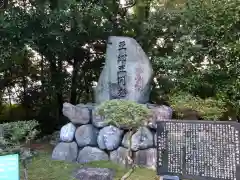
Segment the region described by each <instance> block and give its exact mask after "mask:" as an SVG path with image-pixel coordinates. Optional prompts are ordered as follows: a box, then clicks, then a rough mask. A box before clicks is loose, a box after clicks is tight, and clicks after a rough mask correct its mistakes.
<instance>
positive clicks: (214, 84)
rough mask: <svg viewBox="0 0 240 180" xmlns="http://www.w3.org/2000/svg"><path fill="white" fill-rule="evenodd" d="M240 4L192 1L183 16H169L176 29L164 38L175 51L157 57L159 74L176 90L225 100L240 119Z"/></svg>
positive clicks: (223, 1)
mask: <svg viewBox="0 0 240 180" xmlns="http://www.w3.org/2000/svg"><path fill="white" fill-rule="evenodd" d="M239 6H240V2H239V1H235V0H229V1H225V0H211V1H204V0H199V1H196V0H187V5H186V6H185V7H184V8H182V9H181V12H180V13H179V12H176V13H172V12H170V13H169V15H168V17H170V18H169V19H168V20H169V23H168V24H169V25H171V26H169V27H167V28H166V33H165V35H163V36H162V37H163V39H164V41H165V42H164V43H163V48H165V47H170V48H171V49H170V50H169V51H168V52H167V53H165V55H164V56H157V55H155V56H154V57H153V61H154V63H156V65H155V67H156V73H157V74H158V75H159V76H160V77H162V76H164V77H167V78H168V80H169V81H170V82H171V83H172V84H173V86H174V89H175V90H176V91H185V92H190V93H192V94H195V95H197V96H200V97H201V98H208V97H212V98H214V99H215V98H221V101H224V102H226V103H227V104H228V105H230V106H232V107H231V108H233V109H235V111H236V113H237V114H238V115H240V114H239V109H240V106H239V99H240V96H239V91H240V89H239V88H240V87H239V83H238V82H237V81H238V79H239V77H240V71H239V54H240V49H239V38H240V34H239V14H240V9H239ZM176 19H178V21H175V20H176ZM173 23H174V24H173ZM170 38H172V42H170V41H169V39H170ZM160 49H162V48H160ZM158 54H159V53H158ZM159 84H162V83H161V79H159ZM163 86H164V85H163Z"/></svg>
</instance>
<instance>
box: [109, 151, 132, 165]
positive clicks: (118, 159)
mask: <svg viewBox="0 0 240 180" xmlns="http://www.w3.org/2000/svg"><path fill="white" fill-rule="evenodd" d="M127 155H128V151H127V149H126V148H124V147H119V148H118V149H117V150H115V151H111V152H110V160H111V161H112V162H114V163H117V164H122V165H125V163H126V161H125V160H126V157H127Z"/></svg>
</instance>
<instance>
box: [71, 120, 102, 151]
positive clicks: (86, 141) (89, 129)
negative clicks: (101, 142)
mask: <svg viewBox="0 0 240 180" xmlns="http://www.w3.org/2000/svg"><path fill="white" fill-rule="evenodd" d="M98 132H99V131H98V129H96V128H95V127H93V125H91V124H86V125H82V126H80V127H78V128H77V130H76V133H75V139H76V141H77V144H78V146H79V147H85V146H97V137H98Z"/></svg>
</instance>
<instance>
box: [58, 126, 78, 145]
mask: <svg viewBox="0 0 240 180" xmlns="http://www.w3.org/2000/svg"><path fill="white" fill-rule="evenodd" d="M75 131H76V127H75V126H74V125H73V124H72V123H68V124H66V125H64V126H63V127H62V128H61V131H60V140H61V141H63V142H71V141H72V140H73V138H74V134H75Z"/></svg>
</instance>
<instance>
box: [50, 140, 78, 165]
mask: <svg viewBox="0 0 240 180" xmlns="http://www.w3.org/2000/svg"><path fill="white" fill-rule="evenodd" d="M77 155H78V147H77V143H75V142H71V143H66V142H60V143H59V144H58V145H57V146H56V147H55V148H54V150H53V153H52V159H54V160H63V161H69V162H75V161H76V159H77Z"/></svg>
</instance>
